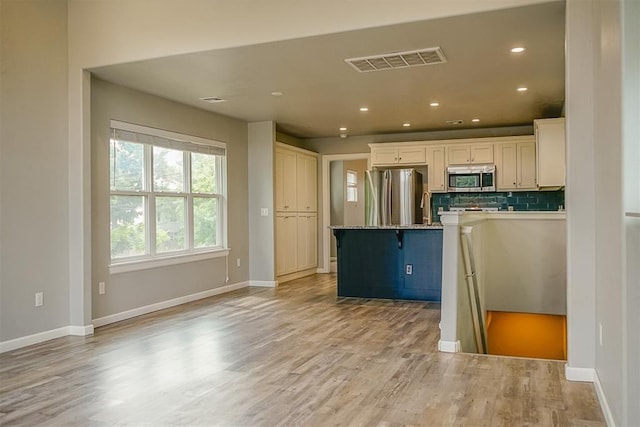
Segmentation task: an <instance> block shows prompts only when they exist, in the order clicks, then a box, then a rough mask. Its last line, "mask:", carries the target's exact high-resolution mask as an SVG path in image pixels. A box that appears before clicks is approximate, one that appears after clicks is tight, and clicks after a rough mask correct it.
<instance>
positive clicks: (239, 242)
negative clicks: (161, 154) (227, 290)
mask: <svg viewBox="0 0 640 427" xmlns="http://www.w3.org/2000/svg"><path fill="white" fill-rule="evenodd" d="M111 119H114V120H119V121H124V122H128V123H134V124H139V125H144V126H149V127H154V128H159V129H164V130H168V131H172V132H179V133H183V134H187V135H193V136H198V137H202V138H209V139H214V140H218V141H222V142H226V143H227V200H228V208H227V209H228V212H227V218H228V222H227V224H228V227H227V229H228V246H229V247H230V248H231V253H230V254H229V282H228V283H226V282H225V276H226V275H225V258H216V259H211V260H204V261H197V262H190V263H185V264H178V265H172V266H167V267H161V268H154V269H148V270H140V271H134V272H128V273H120V274H115V275H109V270H108V264H109V262H110V255H109V121H110V120H111ZM91 142H92V146H91V169H92V180H91V181H92V189H91V190H92V200H91V202H92V207H91V210H92V218H91V219H92V275H93V277H92V295H93V297H92V301H93V304H92V312H93V318H94V319H96V318H100V317H104V316H108V315H111V314H116V313H120V312H122V311H126V310H130V309H133V308H137V307H141V306H145V305H149V304H153V303H157V302H162V301H166V300H169V299H173V298H178V297H181V296H185V295H190V294H194V293H198V292H202V291H205V290H209V289H213V288H217V287H220V286H224V285H226V284H235V283H240V282H244V281H246V280H248V278H249V233H248V232H247V229H248V216H247V212H248V209H247V207H248V200H247V193H248V181H247V124H246V123H245V122H242V121H239V120H233V119H229V118H226V117H222V116H219V115H216V114H213V113H210V112H207V111H204V110H200V109H197V108H193V107H189V106H186V105H183V104H178V103H175V102H171V101H168V100H166V99H163V98H159V97H156V96H152V95H149V94H145V93H142V92H138V91H135V90H132V89H128V88H124V87H122V86H117V85H114V84H111V83H107V82H104V81H101V80H97V79H93V80H92V87H91ZM236 258H240V260H241V266H240V267H236ZM243 261H244V262H243ZM98 282H105V283H106V289H107V292H106V294H104V295H98V292H97V288H98Z"/></svg>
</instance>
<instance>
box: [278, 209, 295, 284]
mask: <svg viewBox="0 0 640 427" xmlns="http://www.w3.org/2000/svg"><path fill="white" fill-rule="evenodd" d="M297 241H298V218H297V215H296V214H295V213H283V212H279V213H276V275H277V276H281V275H283V274H289V273H294V272H296V271H297V270H298V245H297Z"/></svg>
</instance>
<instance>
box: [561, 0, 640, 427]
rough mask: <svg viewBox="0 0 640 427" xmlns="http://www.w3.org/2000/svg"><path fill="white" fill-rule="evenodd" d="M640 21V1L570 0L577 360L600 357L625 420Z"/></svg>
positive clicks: (635, 324) (632, 397) (629, 413)
mask: <svg viewBox="0 0 640 427" xmlns="http://www.w3.org/2000/svg"><path fill="white" fill-rule="evenodd" d="M623 10H624V14H623V13H621V12H622V11H623ZM623 20H624V21H625V24H627V25H628V26H626V27H625V28H626V30H627V34H626V36H631V37H630V38H629V39H624V38H623V35H622V33H621V30H622V29H623V25H622V21H623ZM638 20H640V13H639V11H638V4H637V2H635V0H622V1H607V2H602V1H595V0H592V1H583V0H569V1H568V2H567V31H566V32H567V45H568V49H567V83H568V84H567V104H566V105H567V108H566V111H567V153H568V156H567V157H568V165H567V166H568V167H567V192H566V194H567V215H568V219H567V223H568V226H569V229H568V241H567V242H568V266H569V272H568V273H569V274H568V280H569V283H568V288H569V292H568V298H567V300H568V313H569V325H568V326H569V330H568V336H569V348H568V351H569V367H580V366H587V367H590V366H595V368H596V374H597V376H598V378H599V382H600V384H601V385H602V389H603V391H604V395H605V397H606V402H607V404H608V406H609V408H610V410H611V416H612V417H613V419H612V421H613V422H614V423H615V424H616V425H633V424H634V423H636V422H637V421H638V419H639V416H638V415H639V414H638V411H639V409H638V395H639V389H640V375H639V374H638V365H639V364H640V357H639V355H638V351H639V350H638V330H640V320H639V318H638V316H637V315H635V314H633V312H637V307H638V303H639V302H640V301H639V299H640V298H639V294H640V292H639V291H638V287H639V286H640V284H639V283H638V281H635V282H634V281H633V278H637V277H639V269H640V266H639V264H638V262H637V259H638V246H637V245H638V243H637V242H638V240H639V237H638V232H639V228H640V226H639V225H638V224H637V223H636V222H634V221H636V220H635V219H632V218H627V220H626V224H625V220H624V206H625V198H626V201H627V202H630V203H631V204H634V203H639V202H640V195H639V194H638V193H634V192H628V193H626V194H625V193H623V189H624V188H625V187H627V188H628V186H629V185H631V186H635V187H636V188H637V186H638V181H637V176H638V175H637V172H636V173H633V172H631V170H636V171H637V166H638V164H639V162H640V158H638V151H637V148H632V149H631V150H628V149H629V148H630V147H637V144H638V139H637V136H638V134H639V133H638V119H637V118H638V116H639V115H640V108H639V105H640V102H639V100H640V93H639V92H638V79H639V77H638V74H639V73H638V71H639V70H640V66H639V65H638V58H639V57H640V52H639V49H638V37H637V34H638V33H637V25H636V23H637V22H638ZM631 23H632V24H631ZM623 49H627V51H626V52H625V53H624V54H623ZM625 65H626V66H628V67H629V68H626V69H625V70H624V71H625V74H624V75H623V66H625ZM623 76H624V78H622V77H623ZM625 151H626V152H625ZM634 154H635V158H633V157H631V158H627V156H633V155H634ZM627 168H629V170H627ZM634 177H635V178H634ZM594 178H595V179H594ZM630 181H631V182H630ZM637 206H638V205H637V204H636V207H637ZM625 226H626V228H625ZM634 255H635V258H633V256H634ZM630 256H631V257H632V258H631V259H632V263H631V264H626V263H625V260H628V259H629V257H630ZM600 331H602V334H600ZM600 335H601V336H602V342H600Z"/></svg>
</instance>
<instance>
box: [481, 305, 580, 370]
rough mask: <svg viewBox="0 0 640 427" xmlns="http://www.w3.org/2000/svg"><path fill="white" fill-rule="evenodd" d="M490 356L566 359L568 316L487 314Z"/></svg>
mask: <svg viewBox="0 0 640 427" xmlns="http://www.w3.org/2000/svg"><path fill="white" fill-rule="evenodd" d="M487 325H488V328H487V335H488V341H489V354H497V355H502V356H518V357H533V358H537V359H556V360H567V333H566V330H567V321H566V316H556V315H550V314H530V313H508V312H503V311H492V312H487Z"/></svg>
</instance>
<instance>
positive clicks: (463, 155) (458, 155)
mask: <svg viewBox="0 0 640 427" xmlns="http://www.w3.org/2000/svg"><path fill="white" fill-rule="evenodd" d="M470 159H471V150H470V149H469V146H468V145H454V146H452V147H447V164H449V165H464V164H467V163H469V160H470Z"/></svg>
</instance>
